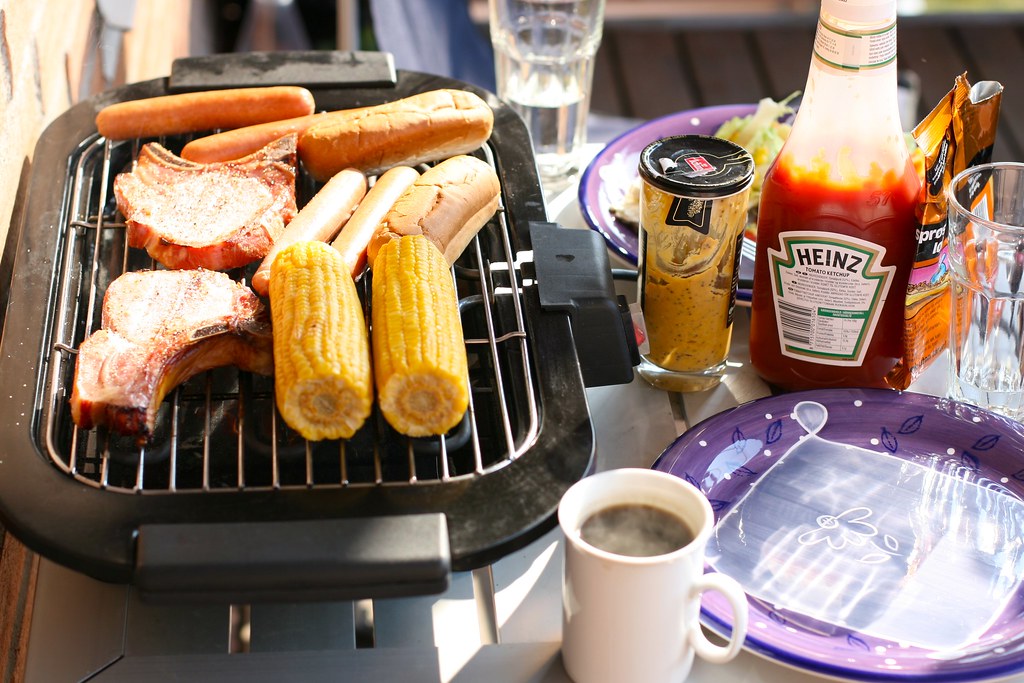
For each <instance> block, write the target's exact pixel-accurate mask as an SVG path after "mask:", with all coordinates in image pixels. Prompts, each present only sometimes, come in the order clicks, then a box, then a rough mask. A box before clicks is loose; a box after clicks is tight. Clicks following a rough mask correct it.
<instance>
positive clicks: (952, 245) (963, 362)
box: [946, 162, 1024, 420]
mask: <svg viewBox="0 0 1024 683" xmlns="http://www.w3.org/2000/svg"><path fill="white" fill-rule="evenodd" d="M946 199H947V206H948V219H949V262H950V288H951V298H952V312H951V316H950V341H949V347H950V356H949V358H950V363H949V367H950V372H949V384H950V387H949V395H950V397H951V398H955V399H958V400H961V401H965V402H968V403H972V404H974V405H978V406H981V407H983V408H988V409H990V410H993V411H995V412H997V413H1000V414H1003V415H1006V416H1008V417H1011V418H1013V419H1017V420H1019V419H1021V418H1024V373H1022V367H1024V289H1022V287H1021V284H1022V275H1024V164H1021V163H1011V162H999V163H991V164H981V165H978V166H974V167H972V168H968V169H966V170H964V171H962V172H960V173H959V174H957V175H956V177H954V178H953V180H952V181H950V184H949V187H948V188H947V189H946Z"/></svg>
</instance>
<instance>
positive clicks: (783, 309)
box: [768, 232, 896, 365]
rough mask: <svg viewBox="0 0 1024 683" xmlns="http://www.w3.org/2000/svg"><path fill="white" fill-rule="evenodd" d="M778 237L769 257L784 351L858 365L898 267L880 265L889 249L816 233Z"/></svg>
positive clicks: (819, 361) (851, 239)
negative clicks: (776, 248) (777, 242)
mask: <svg viewBox="0 0 1024 683" xmlns="http://www.w3.org/2000/svg"><path fill="white" fill-rule="evenodd" d="M779 239H780V242H781V247H782V248H781V249H779V250H775V249H769V250H768V256H769V261H770V272H771V278H772V288H773V289H774V291H775V313H776V320H777V321H778V326H779V338H780V339H781V340H782V353H783V355H786V356H789V357H791V358H800V359H803V360H809V359H813V360H814V361H816V362H818V363H825V364H831V365H859V364H860V363H861V362H862V361H863V358H864V352H865V350H866V349H867V347H868V343H869V342H870V340H871V335H872V333H873V332H874V328H875V324H876V323H877V321H878V316H879V314H880V313H881V309H882V304H883V302H884V301H885V297H886V294H887V293H888V291H889V285H890V283H891V281H892V278H893V274H894V273H895V270H896V268H895V267H894V266H882V265H881V261H882V259H883V257H884V256H885V249H884V248H883V247H880V246H878V245H876V244H872V243H871V242H866V241H864V240H859V239H856V238H853V237H846V236H837V235H831V234H821V233H815V232H788V233H782V234H780V235H779Z"/></svg>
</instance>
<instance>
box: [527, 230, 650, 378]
mask: <svg viewBox="0 0 1024 683" xmlns="http://www.w3.org/2000/svg"><path fill="white" fill-rule="evenodd" d="M529 226H530V243H531V245H532V246H533V267H534V271H535V273H536V276H537V291H538V293H539V295H540V305H541V308H543V309H545V310H549V311H566V312H568V313H569V322H570V325H571V326H572V335H573V341H574V342H575V346H576V354H577V356H578V357H579V362H580V371H581V372H582V374H583V383H584V384H585V385H586V386H588V387H600V386H606V385H609V384H629V383H630V382H632V381H633V366H635V365H637V364H638V363H639V362H640V352H639V350H638V348H637V342H636V334H635V333H634V330H633V318H632V316H631V315H630V313H629V305H628V304H627V303H626V299H625V297H623V296H621V295H617V294H616V293H615V285H614V283H613V281H612V271H611V264H610V262H609V260H608V252H607V249H606V248H605V245H604V242H603V241H602V240H601V238H600V236H599V235H598V234H597V233H596V232H593V231H591V230H571V229H568V228H562V227H560V226H558V225H557V224H555V223H546V222H541V221H531V222H530V223H529Z"/></svg>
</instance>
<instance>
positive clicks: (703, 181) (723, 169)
mask: <svg viewBox="0 0 1024 683" xmlns="http://www.w3.org/2000/svg"><path fill="white" fill-rule="evenodd" d="M639 171H640V177H641V178H643V179H644V181H646V182H648V183H650V184H651V185H653V186H654V187H656V188H658V189H659V190H662V191H664V192H668V193H669V194H674V195H679V196H682V197H694V198H698V199H717V198H719V197H728V196H729V195H733V194H736V193H737V192H740V191H742V190H745V189H746V188H747V187H748V186H749V185H750V184H751V183H752V182H754V159H753V157H751V156H750V153H749V152H748V151H747V150H745V149H743V148H742V147H740V146H739V145H737V144H735V143H733V142H729V141H728V140H725V139H722V138H718V137H714V136H711V135H676V136H673V137H668V138H662V139H661V140H657V141H655V142H652V143H651V144H649V145H647V147H645V148H644V150H643V151H642V152H641V153H640V166H639Z"/></svg>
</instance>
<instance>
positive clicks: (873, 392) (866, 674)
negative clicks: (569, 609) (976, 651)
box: [651, 387, 1024, 683]
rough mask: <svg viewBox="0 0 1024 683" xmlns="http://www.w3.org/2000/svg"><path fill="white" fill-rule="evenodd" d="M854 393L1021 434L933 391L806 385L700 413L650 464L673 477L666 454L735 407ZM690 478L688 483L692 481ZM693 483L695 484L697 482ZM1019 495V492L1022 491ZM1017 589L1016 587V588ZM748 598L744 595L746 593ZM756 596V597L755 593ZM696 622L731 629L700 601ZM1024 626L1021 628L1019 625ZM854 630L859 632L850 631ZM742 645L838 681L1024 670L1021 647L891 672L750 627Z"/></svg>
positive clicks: (1023, 435)
mask: <svg viewBox="0 0 1024 683" xmlns="http://www.w3.org/2000/svg"><path fill="white" fill-rule="evenodd" d="M854 394H859V395H861V396H871V397H873V399H874V398H883V397H888V398H889V399H895V400H896V401H899V402H902V401H909V402H910V404H918V405H920V404H922V403H924V404H927V405H928V407H929V408H931V409H938V408H940V406H947V408H946V409H942V410H941V411H940V412H941V413H942V414H945V415H946V416H947V417H950V418H954V419H962V418H958V417H957V416H954V415H951V414H950V409H949V408H955V409H959V410H966V411H969V412H972V413H974V414H975V415H977V416H983V418H984V419H987V420H991V421H992V422H993V423H995V427H994V428H995V429H996V430H997V431H999V432H1000V433H1006V431H1004V430H1007V431H1009V432H1012V433H1015V434H1016V436H1017V437H1018V438H1020V439H1024V425H1022V424H1021V423H1018V422H1015V421H1014V420H1011V419H1009V418H1006V417H1004V416H1002V415H998V414H996V413H994V412H991V411H989V410H986V409H984V408H980V407H977V406H974V405H971V404H967V403H963V402H958V401H955V400H953V399H950V398H946V397H942V396H935V395H933V394H926V393H921V392H913V391H895V390H891V389H876V388H859V387H858V388H830V389H809V390H803V391H794V392H789V393H784V394H775V395H770V396H765V397H761V398H757V399H753V400H751V401H746V402H744V403H741V404H739V405H737V406H734V407H732V408H728V409H726V410H723V411H722V412H719V413H717V414H715V415H712V416H709V417H707V418H704V419H703V420H701V421H699V422H698V423H696V424H694V425H693V426H692V427H690V428H689V429H687V430H686V431H684V432H683V433H682V434H680V435H679V436H678V437H676V438H675V439H674V440H673V441H672V443H671V444H669V445H668V446H667V447H666V448H665V449H664V450H663V451H662V452H661V454H659V455H658V457H657V458H656V459H655V461H654V463H653V464H652V465H651V468H652V469H660V471H665V472H670V473H671V474H674V475H675V476H680V475H679V474H678V473H676V472H671V470H670V469H669V468H667V467H664V463H665V461H666V459H667V458H670V457H673V456H674V455H675V451H677V450H680V449H681V448H683V447H684V446H685V445H686V444H687V443H690V442H694V440H695V439H698V437H699V436H700V435H701V434H703V433H704V432H705V431H706V430H707V429H708V428H709V426H712V425H714V424H717V423H718V422H720V421H726V420H729V419H730V418H729V416H735V415H736V413H737V412H746V411H748V410H759V409H761V408H762V407H764V406H767V405H770V404H772V403H792V404H793V405H795V404H796V403H798V402H799V401H801V400H810V399H811V398H812V397H818V398H819V399H822V402H823V403H824V401H825V400H827V399H831V400H832V401H837V400H839V399H840V397H841V396H847V397H851V396H853V395H854ZM1018 457H1019V458H1020V462H1021V464H1022V465H1024V455H1019V456H1018ZM691 483H692V482H691ZM698 488H700V487H699V486H698ZM701 490H702V493H704V494H705V496H707V494H708V492H707V491H703V489H701ZM1022 491H1024V489H1021V488H1020V487H1018V489H1017V491H1016V492H1017V493H1021V492H1022ZM1021 497H1022V499H1024V495H1022V496H1021ZM719 519H720V518H719V515H718V512H717V511H716V515H715V523H716V525H717V523H718V521H719ZM705 570H707V571H714V569H713V568H712V567H709V566H706V567H705ZM1020 590H1021V589H1020V588H1018V591H1020ZM749 597H752V596H749V594H748V598H749ZM754 599H755V600H756V598H754ZM761 613H762V612H760V611H757V612H754V611H752V616H753V614H761ZM700 616H701V623H702V624H704V625H705V626H706V627H707V628H709V629H710V630H711V631H713V632H715V633H716V634H718V635H720V636H723V637H728V635H729V633H730V632H731V630H732V624H731V620H730V619H725V618H723V617H721V616H720V615H719V614H717V613H715V612H712V611H711V610H710V609H708V608H707V607H706V606H705V605H704V604H702V605H701V610H700ZM764 616H765V617H766V618H770V617H769V615H768V614H767V613H764ZM1022 631H1024V629H1022ZM854 633H859V632H856V631H854ZM743 648H744V649H745V650H747V651H748V652H750V653H752V654H754V655H757V656H759V657H763V658H765V659H768V660H770V661H772V662H774V663H776V664H780V665H784V666H788V667H791V668H795V669H798V670H801V671H804V672H809V673H812V674H815V675H819V676H825V677H828V678H832V679H836V680H843V681H888V682H899V683H908V682H911V681H913V682H915V683H917V682H923V681H929V682H930V681H994V680H999V679H1004V678H1006V677H1009V676H1012V675H1016V674H1020V673H1021V672H1024V650H1022V649H1017V650H1008V651H1007V658H996V659H995V660H993V661H992V662H991V663H990V664H982V665H978V664H977V663H976V662H975V663H974V664H973V665H972V667H973V668H970V669H966V670H965V669H955V670H943V668H942V667H943V663H944V662H947V661H958V660H942V659H936V660H935V664H936V666H935V668H933V669H930V670H928V671H922V670H920V669H915V670H913V671H902V672H900V671H893V670H879V669H876V668H864V667H863V666H862V667H857V666H854V665H849V666H843V665H838V664H832V663H830V662H828V661H826V660H824V659H815V658H813V657H810V656H807V655H806V654H802V653H798V652H794V651H793V650H792V649H790V648H787V647H786V645H785V644H784V643H778V642H772V641H771V640H770V639H769V640H766V639H764V638H761V637H758V634H756V633H754V632H752V631H749V630H748V633H747V636H746V638H745V640H744V644H743Z"/></svg>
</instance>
